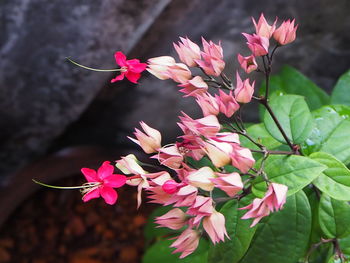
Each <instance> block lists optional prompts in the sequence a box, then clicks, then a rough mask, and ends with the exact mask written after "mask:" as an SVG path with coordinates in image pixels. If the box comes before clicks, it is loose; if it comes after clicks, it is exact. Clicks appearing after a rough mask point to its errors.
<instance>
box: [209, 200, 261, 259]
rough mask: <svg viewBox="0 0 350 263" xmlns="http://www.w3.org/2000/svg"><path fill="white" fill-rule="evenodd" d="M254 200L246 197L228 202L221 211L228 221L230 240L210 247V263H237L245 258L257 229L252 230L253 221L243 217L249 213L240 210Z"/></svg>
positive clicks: (227, 227)
mask: <svg viewBox="0 0 350 263" xmlns="http://www.w3.org/2000/svg"><path fill="white" fill-rule="evenodd" d="M251 201H252V198H249V197H245V198H243V199H241V200H240V201H239V203H238V201H237V200H231V201H229V202H227V203H226V204H225V205H224V206H223V207H222V208H221V210H220V212H221V213H222V214H223V215H224V216H225V219H226V223H225V225H226V230H227V233H228V235H229V237H230V240H225V242H224V243H218V244H216V245H212V244H211V246H210V250H209V255H208V263H236V262H239V260H240V259H241V258H242V257H243V256H244V254H245V253H246V251H247V249H248V247H249V244H250V242H251V240H252V238H253V235H254V233H255V230H256V227H253V228H250V227H249V226H250V224H251V220H243V219H241V217H242V216H243V215H244V214H245V213H246V212H247V211H245V210H238V207H243V206H246V205H248V204H249V203H251Z"/></svg>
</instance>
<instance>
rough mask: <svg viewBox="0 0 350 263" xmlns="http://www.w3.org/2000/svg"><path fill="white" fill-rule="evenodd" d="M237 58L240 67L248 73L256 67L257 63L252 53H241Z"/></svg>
mask: <svg viewBox="0 0 350 263" xmlns="http://www.w3.org/2000/svg"><path fill="white" fill-rule="evenodd" d="M237 59H238V62H239V64H240V65H241V68H242V69H244V71H245V72H246V73H248V74H249V73H250V72H252V71H254V70H256V69H257V68H258V64H257V63H256V60H255V57H254V56H253V55H250V56H248V57H243V56H242V55H241V54H238V55H237Z"/></svg>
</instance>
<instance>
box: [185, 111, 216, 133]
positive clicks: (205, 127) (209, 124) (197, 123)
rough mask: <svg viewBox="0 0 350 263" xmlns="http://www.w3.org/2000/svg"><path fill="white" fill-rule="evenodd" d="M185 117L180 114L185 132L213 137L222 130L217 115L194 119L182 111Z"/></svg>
mask: <svg viewBox="0 0 350 263" xmlns="http://www.w3.org/2000/svg"><path fill="white" fill-rule="evenodd" d="M182 114H183V115H184V116H183V117H182V116H180V117H179V118H180V120H181V123H178V125H179V127H180V128H181V129H182V131H183V132H184V134H185V135H186V134H189V133H192V134H194V135H196V136H200V135H202V136H204V137H211V136H215V135H216V134H217V133H218V132H219V131H220V128H221V126H220V123H219V121H218V119H217V118H216V116H214V115H209V116H206V117H204V118H200V119H196V120H194V119H192V118H191V117H189V116H188V115H187V114H185V113H184V112H182Z"/></svg>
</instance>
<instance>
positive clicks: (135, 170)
mask: <svg viewBox="0 0 350 263" xmlns="http://www.w3.org/2000/svg"><path fill="white" fill-rule="evenodd" d="M115 166H116V167H117V168H118V169H119V170H120V171H122V172H123V173H124V174H146V173H147V172H146V171H145V170H143V168H142V167H141V166H140V165H139V164H138V160H137V158H136V156H135V155H133V154H129V155H127V156H125V157H121V159H120V160H117V161H116V165H115Z"/></svg>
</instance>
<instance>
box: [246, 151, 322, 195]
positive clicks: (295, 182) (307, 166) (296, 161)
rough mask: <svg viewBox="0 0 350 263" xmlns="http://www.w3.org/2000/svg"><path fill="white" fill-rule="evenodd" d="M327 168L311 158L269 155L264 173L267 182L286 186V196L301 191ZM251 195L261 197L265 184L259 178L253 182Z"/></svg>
mask: <svg viewBox="0 0 350 263" xmlns="http://www.w3.org/2000/svg"><path fill="white" fill-rule="evenodd" d="M326 168H327V167H326V166H325V165H323V164H321V163H319V162H316V161H314V160H312V159H311V158H308V157H304V156H297V155H291V156H286V155H271V156H269V157H268V158H267V160H266V162H265V169H264V170H265V172H266V174H267V177H268V178H269V180H271V181H272V182H275V183H280V184H284V185H287V186H288V195H292V194H294V193H296V192H298V191H299V190H301V189H303V188H304V187H305V186H306V185H308V184H310V183H311V182H312V181H313V180H315V179H316V178H317V177H318V176H319V175H320V173H321V172H322V171H323V170H325V169H326ZM252 190H253V193H254V194H255V195H257V196H263V195H264V193H265V191H266V182H265V181H264V180H263V178H262V177H261V176H259V177H258V178H256V179H255V180H254V181H253V188H252Z"/></svg>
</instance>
